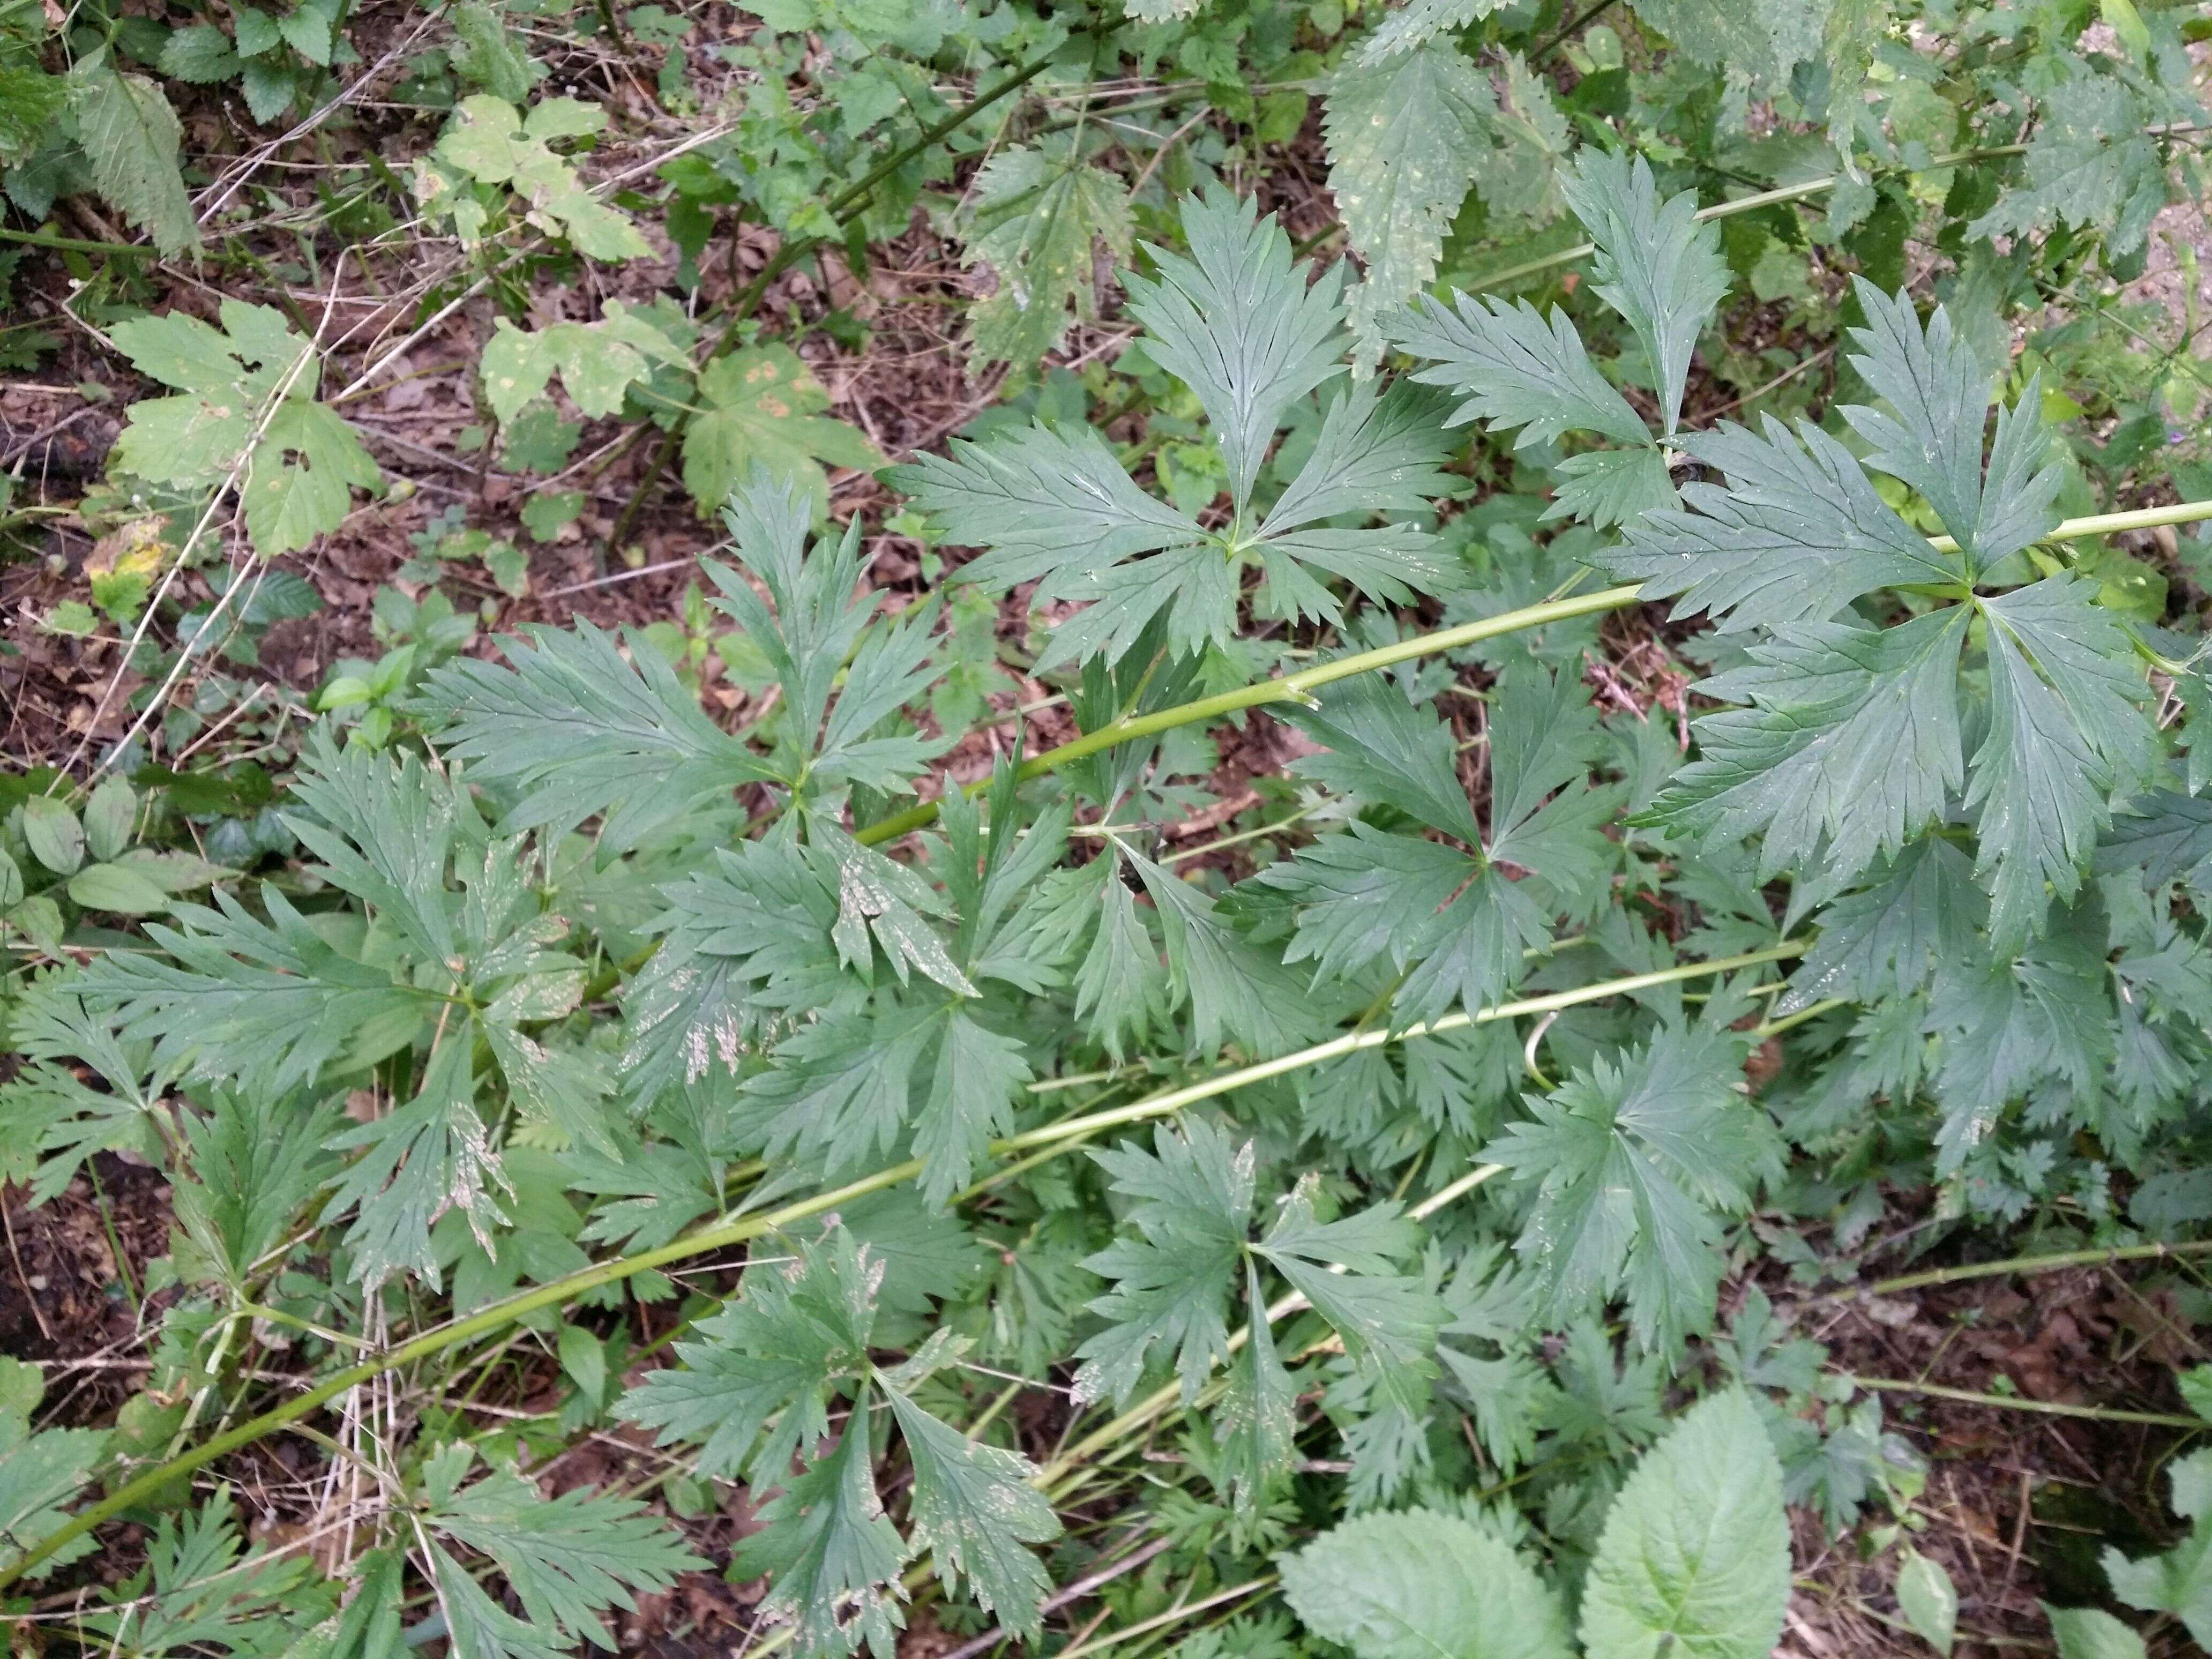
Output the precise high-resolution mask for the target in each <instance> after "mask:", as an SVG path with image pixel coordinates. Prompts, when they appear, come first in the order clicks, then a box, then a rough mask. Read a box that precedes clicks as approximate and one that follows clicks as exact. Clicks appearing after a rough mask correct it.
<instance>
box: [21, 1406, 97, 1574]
mask: <svg viewBox="0 0 2212 1659" xmlns="http://www.w3.org/2000/svg"><path fill="white" fill-rule="evenodd" d="M107 1440H108V1435H107V1431H106V1430H104V1429H48V1430H46V1431H44V1432H42V1433H35V1434H34V1433H33V1432H32V1431H31V1426H30V1421H29V1414H28V1413H23V1412H16V1411H0V1565H5V1566H13V1565H15V1563H16V1562H18V1561H20V1560H21V1559H22V1557H23V1554H24V1553H25V1552H27V1550H29V1549H30V1548H31V1547H33V1546H34V1545H36V1544H37V1543H39V1542H40V1541H41V1540H43V1539H45V1538H46V1537H47V1536H48V1535H49V1534H52V1533H53V1532H55V1531H57V1530H58V1528H60V1527H61V1526H62V1524H63V1522H64V1521H66V1520H67V1519H68V1512H67V1510H65V1509H64V1505H65V1504H67V1503H68V1502H69V1501H70V1498H73V1497H75V1496H76V1494H77V1492H78V1490H79V1488H80V1487H81V1486H82V1483H83V1481H84V1480H85V1478H86V1476H87V1475H88V1474H90V1473H91V1471H92V1469H93V1467H94V1465H95V1464H96V1463H97V1462H99V1461H100V1457H101V1455H103V1453H104V1452H105V1451H106V1448H107ZM93 1547H94V1545H93V1541H92V1540H91V1539H90V1538H81V1539H79V1540H77V1541H76V1542H74V1543H72V1544H70V1545H67V1546H65V1547H64V1548H63V1549H62V1550H61V1551H59V1552H58V1553H57V1554H55V1555H53V1556H51V1557H49V1558H48V1559H47V1560H46V1562H44V1563H43V1564H41V1565H39V1566H37V1567H34V1568H33V1569H32V1570H31V1575H30V1576H31V1577H32V1578H33V1580H37V1579H42V1578H45V1577H48V1576H50V1575H51V1574H52V1571H53V1570H54V1568H56V1567H57V1566H62V1565H66V1564H67V1563H69V1562H70V1561H72V1560H75V1559H77V1558H79V1557H80V1556H82V1555H84V1554H86V1553H88V1552H89V1551H90V1550H91V1549H92V1548H93Z"/></svg>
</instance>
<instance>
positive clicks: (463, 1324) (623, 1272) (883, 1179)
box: [0, 939, 1810, 1589]
mask: <svg viewBox="0 0 2212 1659" xmlns="http://www.w3.org/2000/svg"><path fill="white" fill-rule="evenodd" d="M1809 945H1810V941H1809V940H1804V939H1792V940H1788V941H1785V942H1784V943H1783V944H1781V945H1773V946H1771V947H1769V948H1768V949H1766V950H1764V951H1747V952H1745V953H1743V954H1742V955H1740V956H1733V957H1720V958H1718V959H1717V960H1715V961H1712V962H1691V963H1678V964H1677V965H1675V966H1674V967H1672V968H1662V969H1657V970H1656V971H1655V972H1652V973H1648V974H1634V975H1629V976H1628V977H1626V978H1624V979H1614V980H1601V981H1598V982H1597V983H1595V984H1593V985H1584V986H1579V987H1576V988H1575V989H1573V990H1571V991H1554V992H1551V993H1549V994H1546V995H1543V996H1535V997H1525V998H1522V1000H1519V1001H1517V1002H1507V1003H1500V1004H1498V1005H1497V1006H1494V1007H1489V1008H1484V1009H1481V1010H1480V1011H1478V1012H1474V1013H1472V1014H1468V1013H1459V1014H1449V1015H1447V1016H1445V1017H1444V1018H1442V1019H1439V1020H1436V1021H1433V1022H1432V1023H1431V1024H1426V1025H1414V1026H1409V1027H1407V1029H1406V1030H1403V1031H1400V1032H1396V1033H1392V1032H1389V1031H1383V1030H1371V1031H1355V1032H1352V1033H1350V1034H1348V1035H1347V1036H1342V1037H1339V1038H1337V1039H1336V1040H1334V1042H1323V1043H1318V1044H1316V1045H1315V1046H1314V1047H1312V1048H1301V1049H1299V1050H1297V1052H1296V1053H1294V1054H1285V1055H1282V1056H1280V1057H1279V1058H1278V1059H1274V1060H1261V1061H1260V1062H1258V1063H1257V1064H1255V1065H1250V1066H1237V1067H1234V1068H1231V1069H1230V1070H1226V1071H1221V1072H1217V1073H1213V1074H1212V1076H1210V1077H1206V1078H1203V1079H1200V1080H1199V1081H1198V1082H1196V1083H1193V1084H1189V1085H1185V1086H1184V1087H1182V1088H1179V1089H1169V1090H1164V1091H1161V1092H1159V1093H1158V1094H1155V1095H1151V1096H1147V1097H1146V1098H1145V1099H1143V1100H1138V1101H1132V1102H1131V1103H1129V1104H1127V1105H1126V1106H1115V1107H1112V1108H1109V1109H1107V1110H1104V1111H1100V1112H1091V1113H1086V1114H1085V1115H1082V1116H1080V1117H1073V1118H1067V1119H1064V1120H1062V1121H1060V1122H1057V1123H1052V1124H1048V1125H1046V1126H1044V1127H1042V1128H1036V1129H1031V1130H1028V1131H1026V1132H1025V1133H1021V1134H1018V1135H1010V1136H1008V1137H1007V1138H1006V1139H1003V1140H999V1141H994V1142H993V1143H992V1147H991V1150H992V1152H993V1155H994V1156H995V1157H1000V1158H1007V1157H1020V1156H1023V1155H1024V1154H1027V1153H1030V1152H1036V1151H1038V1150H1040V1149H1042V1148H1044V1147H1048V1146H1056V1145H1057V1144H1059V1143H1060V1142H1061V1141H1064V1140H1067V1139H1076V1138H1080V1137H1085V1136H1089V1135H1092V1134H1097V1133H1099V1132H1101V1131H1103V1130H1106V1129H1111V1128H1116V1127H1121V1126H1122V1125H1124V1124H1129V1123H1140V1122H1144V1121H1147V1120H1149V1119H1154V1118H1162V1117H1169V1116H1172V1115H1174V1114H1176V1113H1177V1112H1180V1111H1182V1109H1184V1108H1185V1107H1187V1106H1190V1105H1194V1104H1195V1103H1198V1102H1199V1101H1201V1100H1211V1099H1212V1098H1214V1097H1216V1096H1218V1095H1225V1094H1228V1093H1231V1092H1232V1091H1235V1090H1237V1089H1241V1088H1244V1087H1246V1086H1247V1085H1250V1084H1254V1083H1258V1082H1261V1081H1263V1080H1265V1079H1268V1078H1273V1077H1280V1076H1282V1075H1283V1074H1284V1073H1286V1072H1293V1071H1296V1070H1297V1069H1298V1068H1299V1067H1300V1066H1310V1065H1315V1064H1317V1063H1318V1062H1320V1061H1322V1060H1331V1059H1334V1058H1335V1057H1336V1056H1338V1055H1340V1054H1350V1053H1352V1052H1353V1051H1354V1050H1356V1049H1360V1048H1376V1047H1378V1046H1380V1045H1381V1044H1383V1043H1385V1042H1397V1041H1401V1040H1403V1039H1410V1038H1413V1037H1417V1036H1428V1035H1432V1034H1434V1033H1436V1032H1439V1031H1451V1030H1459V1029H1461V1028H1462V1027H1463V1026H1468V1025H1476V1024H1488V1023H1490V1022H1492V1021H1494V1020H1500V1019H1513V1018H1519V1017H1521V1016H1522V1015H1526V1014H1539V1013H1549V1012H1553V1011H1554V1010H1557V1009H1560V1008H1569V1007H1573V1006H1577V1005H1578V1004H1581V1003H1585V1002H1596V1001H1600V1000H1603V999H1605V998H1607V997H1612V996H1620V995H1625V994H1629V993H1632V992H1636V991H1642V990H1649V989H1650V988H1651V987H1654V986H1659V985H1671V984H1674V983H1677V982H1679V981H1684V980H1690V979H1698V978H1702V977H1704V976H1705V975H1711V974H1727V973H1734V972H1735V971H1737V970H1738V969H1744V968H1751V967H1756V966H1758V965H1759V964H1760V963H1769V962H1779V961H1783V960H1784V959H1786V958H1788V957H1796V956H1801V955H1802V954H1803V953H1804V951H1806V950H1807V949H1808V947H1809ZM921 1170H922V1165H921V1159H919V1158H909V1159H908V1160H907V1161H906V1162H904V1163H902V1164H893V1165H891V1166H890V1168H888V1169H884V1170H877V1171H876V1172H875V1173H874V1174H872V1175H867V1176H861V1177H860V1179H859V1180H857V1181H851V1182H846V1183H845V1184H844V1185H843V1186H841V1187H837V1188H833V1189H831V1190H830V1191H829V1192H826V1193H817V1194H815V1195H814V1196H813V1197H811V1198H805V1199H799V1200H796V1201H794V1202H793V1203H790V1204H786V1205H783V1206H781V1207H780V1208H777V1209H774V1210H769V1211H766V1212H762V1213H760V1214H757V1215H751V1216H744V1217H740V1218H736V1219H734V1220H729V1221H724V1222H720V1223H718V1224H716V1225H714V1226H710V1227H707V1228H704V1229H702V1231H698V1232H696V1233H691V1234H689V1235H687V1236H686V1237H683V1238H679V1239H677V1240H674V1241H673V1242H671V1243H667V1244H663V1245H660V1246H659V1247H658V1248H656V1249H650V1250H641V1251H639V1252H638V1253H636V1254H635V1255H625V1256H619V1257H617V1258H615V1259H613V1260H611V1261H600V1262H594V1263H593V1264H592V1266H591V1267H585V1268H581V1269H580V1270H579V1271H577V1272H575V1273H570V1274H568V1276H567V1277H565V1278H562V1279H554V1280H552V1281H551V1282H550V1283H548V1284H544V1285H538V1286H536V1287H535V1288H534V1289H532V1290H529V1291H524V1292H522V1293H521V1294H520V1295H519V1296H513V1297H508V1298H507V1300H506V1301H504V1302H501V1303H498V1304H495V1305H494V1306H492V1307H489V1308H484V1309H480V1310H478V1311H477V1312H476V1313H473V1314H471V1315H470V1316H467V1317H466V1318H465V1319H457V1320H454V1321H453V1322H450V1323H448V1324H445V1325H441V1326H439V1327H437V1328H435V1329H433V1330H428V1331H425V1332H423V1333H422V1334H421V1335H419V1336H416V1337H414V1338H411V1339H410V1340H408V1341H405V1342H403V1343H401V1344H399V1345H398V1346H397V1347H394V1348H392V1349H390V1350H388V1351H387V1352H384V1353H382V1354H379V1355H377V1356H375V1357H374V1358H369V1359H364V1360H362V1361H361V1362H360V1363H359V1364H355V1365H350V1366H348V1367H347V1368H346V1369H345V1370H341V1371H338V1372H337V1373H335V1374H334V1375H332V1376H329V1377H326V1378H325V1379H324V1380H323V1381H322V1382H321V1383H317V1384H316V1385H315V1386H314V1387H313V1388H312V1389H307V1390H306V1391H305V1392H304V1393H301V1394H299V1395H294V1396H293V1397H292V1398H291V1399H289V1400H288V1401H284V1402H283V1404H282V1405H279V1406H276V1407H272V1408H271V1409H270V1410H269V1411H266V1412H264V1413H261V1415H260V1416H258V1417H256V1418H253V1419H250V1420H248V1421H246V1422H244V1423H240V1425H237V1426H236V1427H235V1428H233V1429H229V1430H227V1431H224V1432H223V1433H222V1434H219V1435H216V1436H215V1437H213V1438H212V1439H210V1440H208V1441H207V1442H205V1443H203V1444H201V1445H198V1446H195V1447H193V1448H192V1449H191V1450H189V1451H185V1452H181V1453H179V1454H178V1455H176V1456H174V1457H173V1458H170V1459H169V1460H167V1462H163V1463H162V1464H161V1466H160V1467H158V1468H154V1469H151V1470H149V1471H148V1472H147V1473H146V1474H142V1475H139V1476H138V1477H137V1478H136V1479H134V1480H130V1481H127V1482H125V1484H124V1485H123V1486H120V1487H118V1489H117V1490H116V1491H115V1492H113V1493H112V1495H110V1496H109V1497H107V1498H103V1499H102V1500H101V1501H100V1502H99V1503H97V1504H93V1505H92V1506H91V1507H90V1508H88V1509H87V1510H83V1511H82V1512H81V1513H79V1514H77V1515H75V1516H71V1517H70V1519H69V1520H68V1521H67V1522H64V1524H63V1525H62V1526H61V1527H59V1528H57V1529H56V1530H55V1531H53V1532H52V1533H50V1534H47V1536H46V1537H45V1538H44V1539H42V1540H40V1541H39V1543H37V1544H36V1545H34V1546H33V1547H32V1548H31V1549H30V1550H29V1551H27V1553H25V1554H24V1555H23V1556H22V1557H21V1559H17V1560H16V1561H15V1562H14V1563H12V1564H10V1565H7V1566H4V1567H0V1589H6V1588H7V1587H8V1586H9V1584H12V1583H15V1581H16V1580H17V1579H18V1578H20V1577H22V1575H23V1574H24V1573H25V1572H27V1571H29V1570H30V1569H31V1568H33V1567H34V1566H36V1565H38V1564H39V1563H40V1562H41V1561H43V1560H45V1559H47V1558H48V1557H49V1556H51V1555H52V1554H53V1553H55V1552H56V1551H57V1550H59V1549H62V1548H64V1547H66V1546H67V1545H69V1544H70V1542H72V1541H75V1540H76V1539H78V1538H81V1537H82V1536H83V1535H84V1534H86V1533H88V1532H90V1531H91V1530H92V1529H93V1528H95V1527H98V1526H100V1525H102V1524H103V1523H105V1522H108V1521H111V1520H112V1519H114V1518H115V1517H116V1516H118V1515H120V1514H122V1513H123V1512H124V1511H125V1510H129V1509H131V1507H133V1506H134V1505H136V1504H141V1503H143V1502H144V1501H145V1500H146V1499H148V1498H151V1497H153V1496H154V1495H155V1493H157V1492H160V1491H161V1489H162V1488H163V1487H164V1486H167V1484H168V1483H169V1482H170V1481H172V1480H176V1479H177V1478H178V1477H179V1475H183V1474H189V1473H190V1472H191V1471H192V1470H194V1469H197V1468H200V1467H202V1466H203V1465H204V1464H207V1463H210V1462H213V1461H214V1460H215V1459H216V1458H218V1457H222V1456H223V1455H227V1454H228V1453H230V1452H234V1451H236V1450H238V1449H240V1447H243V1446H249V1445H252V1443H254V1442H255V1441H257V1440H259V1439H261V1438H262V1437H264V1436H266V1435H270V1434H273V1433H275V1432H276V1431H277V1430H278V1429H281V1428H283V1426H284V1425H287V1424H288V1423H292V1422H295V1421H296V1420H298V1419H301V1418H302V1417H305V1416H307V1414H308V1413H310V1412H313V1411H314V1410H316V1409H318V1408H319V1407H322V1406H324V1405H325V1404H327V1403H328V1402H329V1401H332V1400H335V1399H337V1397H338V1396H339V1395H343V1394H344V1393H345V1392H346V1391H347V1390H348V1389H356V1388H359V1387H360V1386H361V1385H362V1384H363V1383H368V1382H372V1381H374V1379H375V1378H377V1377H379V1376H383V1375H384V1374H385V1373H386V1372H387V1371H392V1370H398V1369H400V1368H401V1367H403V1366H406V1365H411V1364H416V1362H417V1361H420V1360H424V1359H428V1358H432V1357H434V1356H435V1355H437V1354H440V1353H442V1352H445V1351H446V1350H447V1349H448V1348H452V1347H455V1346H459V1345H460V1344H461V1343H464V1342H470V1341H473V1340H476V1339H477V1337H480V1336H487V1335H489V1334H491V1333H492V1332H494V1331H498V1330H502V1329H504V1328H506V1327H507V1326H509V1325H511V1324H513V1322H515V1321H516V1320H518V1319H520V1318H522V1317H523V1316H525V1315H526V1314H532V1313H535V1312H536V1311H537V1310H539V1309H540V1308H552V1307H558V1306H560V1305H561V1304H563V1303H566V1302H568V1301H571V1300H573V1299H574V1298H575V1297H579V1296H582V1295H584V1294H586V1292H588V1291H595V1290H597V1289H599V1287H600V1286H601V1285H612V1284H616V1283H617V1282H619V1281H621V1280H623V1279H629V1278H630V1277H632V1276H634V1275H635V1274H637V1273H644V1272H646V1271H647V1270H648V1269H650V1268H654V1267H665V1266H666V1265H667V1264H668V1263H670V1262H673V1261H688V1260H690V1258H692V1257H694V1256H700V1255H708V1254H710V1253H712V1252H714V1251H716V1250H722V1249H729V1248H730V1247H731V1246H732V1245H735V1244H742V1243H746V1242H748V1241H749V1240H751V1239H755V1238H757V1237H760V1236H761V1235H762V1234H763V1233H769V1232H775V1231H778V1230H780V1229H781V1228H785V1227H788V1226H791V1225H793V1224H794V1223H797V1222H799V1221H804V1220H805V1219H807V1218H810V1217H812V1216H817V1215H821V1214H823V1212H826V1211H829V1210H835V1209H836V1208H838V1207H840V1206H843V1205H848V1204H850V1203H852V1202H854V1200H858V1199H861V1198H865V1197H866V1196H867V1195H868V1194H870V1193H877V1192H882V1191H884V1190H885V1189H886V1188H892V1187H897V1186H902V1185H903V1184H904V1183H906V1182H909V1181H912V1180H914V1179H915V1177H916V1176H920V1175H921ZM989 1184H991V1178H990V1177H986V1179H985V1180H984V1181H983V1182H980V1183H978V1185H977V1187H976V1188H972V1189H971V1190H981V1188H983V1187H985V1186H987V1185H989ZM961 1196H962V1197H963V1198H964V1197H966V1196H967V1194H961ZM1434 1201H1435V1200H1431V1202H1434Z"/></svg>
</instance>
